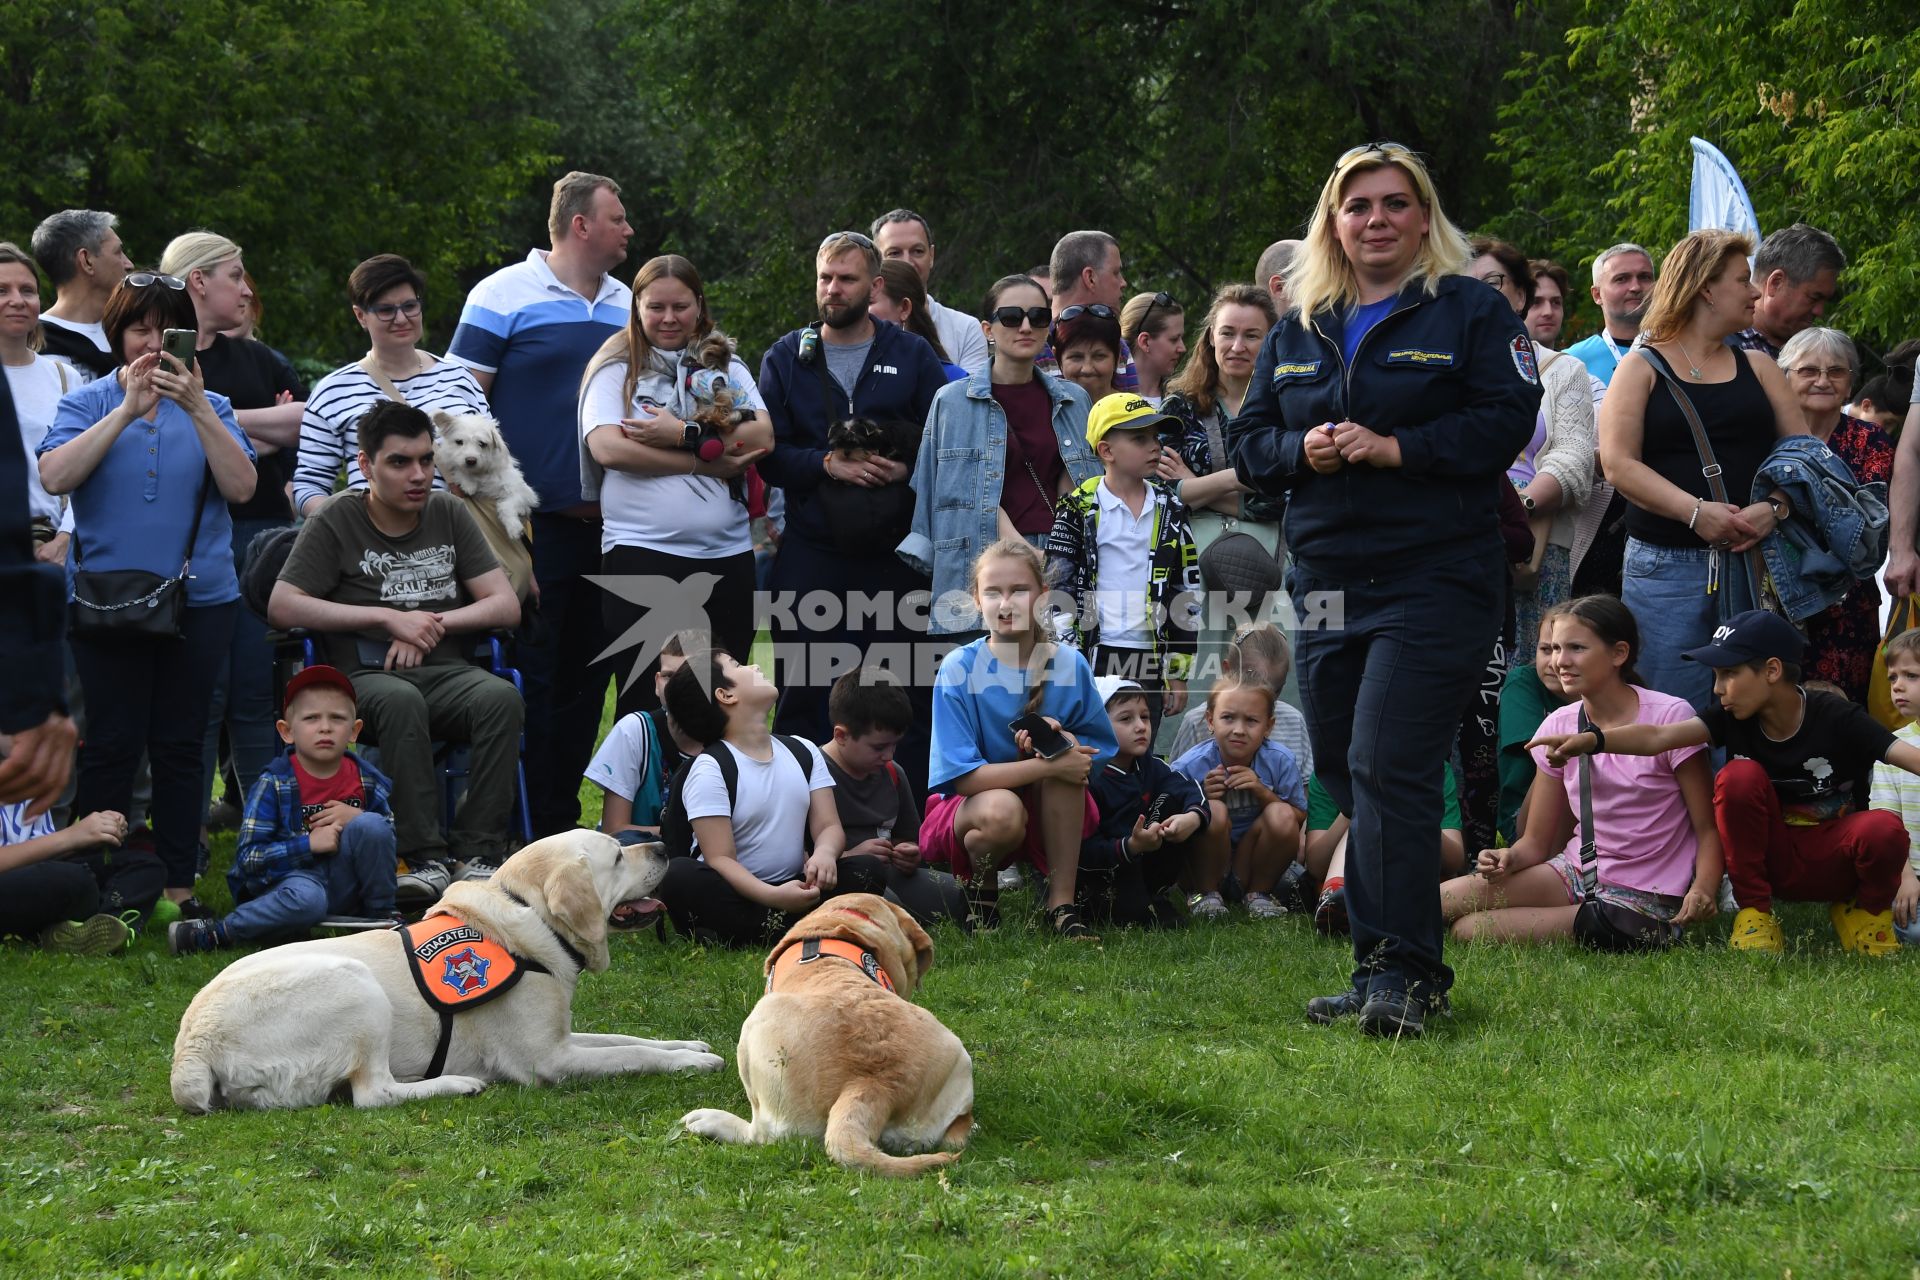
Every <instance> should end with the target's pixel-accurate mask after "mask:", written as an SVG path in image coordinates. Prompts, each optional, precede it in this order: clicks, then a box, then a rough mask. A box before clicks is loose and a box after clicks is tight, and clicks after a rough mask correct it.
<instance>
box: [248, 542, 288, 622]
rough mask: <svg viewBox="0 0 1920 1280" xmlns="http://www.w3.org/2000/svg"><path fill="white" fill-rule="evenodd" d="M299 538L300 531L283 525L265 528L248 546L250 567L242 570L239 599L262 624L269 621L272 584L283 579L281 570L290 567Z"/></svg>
mask: <svg viewBox="0 0 1920 1280" xmlns="http://www.w3.org/2000/svg"><path fill="white" fill-rule="evenodd" d="M299 536H300V530H299V529H297V528H295V527H294V526H293V525H284V526H282V527H280V528H277V529H262V530H261V531H260V532H259V533H256V534H254V535H253V541H252V542H249V543H248V544H247V550H246V558H247V567H246V568H244V569H242V570H241V571H240V598H241V599H242V600H244V601H245V602H246V605H247V608H248V609H249V610H251V611H252V613H253V616H254V617H256V618H258V619H260V621H262V622H265V621H266V620H267V601H268V600H270V599H272V598H273V584H274V583H276V582H278V581H279V580H280V571H281V570H282V569H284V568H286V567H287V556H288V555H290V554H291V553H292V551H293V540H294V539H295V538H297V537H299Z"/></svg>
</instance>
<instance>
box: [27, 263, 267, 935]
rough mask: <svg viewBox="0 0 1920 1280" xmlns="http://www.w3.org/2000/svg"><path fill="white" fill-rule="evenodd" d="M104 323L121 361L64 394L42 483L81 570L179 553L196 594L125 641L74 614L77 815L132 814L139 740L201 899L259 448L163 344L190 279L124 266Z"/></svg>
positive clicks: (187, 320) (179, 880)
mask: <svg viewBox="0 0 1920 1280" xmlns="http://www.w3.org/2000/svg"><path fill="white" fill-rule="evenodd" d="M101 324H102V326H103V327H104V328H105V329H106V333H107V338H108V340H109V341H110V342H111V343H112V345H113V349H114V350H115V351H117V352H119V354H120V358H121V360H122V362H123V363H122V364H121V366H120V367H119V368H118V369H116V370H114V372H113V373H112V374H110V375H109V376H107V377H105V378H102V379H100V380H99V381H98V382H93V383H89V384H88V385H86V386H84V387H81V388H80V389H78V390H76V391H72V392H69V393H68V394H67V395H66V397H65V398H63V399H62V400H61V401H60V406H59V408H58V409H57V410H56V411H55V413H54V419H53V426H52V428H51V429H50V430H49V431H48V432H47V436H46V439H44V440H43V441H41V442H40V479H41V482H42V483H43V484H45V485H46V488H47V491H48V492H49V493H55V494H61V493H70V494H72V495H73V512H74V531H73V563H74V566H75V567H76V568H77V569H82V570H86V571H88V572H90V573H100V572H103V571H113V570H136V571H142V572H145V573H148V574H154V575H157V576H158V577H159V578H162V579H175V578H176V577H177V576H178V575H180V574H181V572H182V570H181V563H182V561H186V562H187V566H188V567H187V570H186V576H185V580H184V581H183V582H181V583H180V584H179V586H178V588H177V590H179V591H182V592H184V594H185V608H184V609H183V610H182V611H181V623H180V628H179V634H178V635H175V636H163V635H154V634H144V633H143V634H135V635H129V636H127V637H125V638H122V637H121V636H119V635H116V634H115V633H114V631H113V630H111V629H108V630H94V629H92V628H89V627H83V626H80V625H78V624H76V627H75V631H74V635H73V660H74V665H75V667H76V668H78V670H79V673H80V684H81V687H82V688H83V689H84V690H85V691H86V699H87V711H88V713H89V720H88V724H87V740H86V743H85V745H84V746H83V747H82V748H81V751H80V781H79V789H78V791H77V793H76V795H75V798H74V812H75V813H76V814H82V815H84V814H89V813H94V812H97V811H102V810H109V811H112V812H116V813H125V812H126V811H127V809H128V807H129V806H130V805H131V804H132V799H133V797H132V791H133V774H134V768H135V766H137V765H138V764H139V762H140V755H141V753H142V752H143V751H144V752H145V753H146V754H147V757H148V759H149V760H150V761H151V762H152V767H153V806H152V810H151V813H152V824H153V835H154V846H155V850H156V852H158V853H159V855H160V860H161V861H162V862H163V863H165V864H166V872H167V877H166V880H167V883H166V895H167V897H168V898H169V899H171V900H172V901H174V902H177V903H183V904H190V903H191V902H192V899H193V879H194V859H195V854H196V852H197V849H198V843H199V834H200V819H201V809H202V807H203V805H204V804H205V801H206V794H207V786H206V778H205V776H204V775H203V774H202V772H201V760H200V747H201V742H202V740H203V738H204V737H205V734H206V727H207V705H208V703H209V701H210V700H211V699H212V696H213V688H214V683H215V681H216V679H217V678H218V674H219V672H220V670H221V668H222V667H223V666H224V665H225V663H226V660H227V648H228V645H229V644H230V642H231V641H232V639H233V624H234V617H235V615H236V614H237V613H238V612H239V610H240V583H239V580H238V579H237V578H236V577H235V574H234V568H233V522H232V519H231V518H230V517H229V515H228V514H227V504H228V503H244V502H246V501H247V499H248V498H250V497H252V496H253V490H254V485H255V474H254V469H253V446H252V445H251V444H249V443H248V441H247V437H246V433H245V432H243V431H241V429H240V424H239V423H238V422H236V421H235V420H234V416H233V408H232V406H231V405H230V404H229V403H228V401H227V398H226V397H225V396H222V395H218V394H216V393H214V392H211V391H208V390H207V389H206V386H205V384H204V383H203V382H202V381H201V378H200V366H199V362H198V361H195V362H194V363H192V364H190V365H185V364H182V363H180V361H178V360H176V359H175V358H174V357H173V356H171V355H163V354H162V353H161V350H160V346H161V337H162V334H163V333H164V332H165V331H166V330H168V329H188V330H191V329H193V328H194V327H195V316H194V309H193V303H192V302H190V301H189V300H188V298H187V292H186V282H185V281H183V280H181V279H180V278H179V277H177V276H169V275H160V274H155V273H153V272H146V271H135V272H131V273H129V274H128V275H127V277H126V279H124V280H122V281H121V282H120V284H119V285H118V286H117V287H116V288H115V289H114V291H113V294H112V296H111V297H109V298H108V299H107V309H106V314H105V315H104V316H102V317H101ZM102 603H105V602H104V601H103V602H102ZM183 910H189V911H190V910H191V908H190V907H183ZM202 914H204V913H202Z"/></svg>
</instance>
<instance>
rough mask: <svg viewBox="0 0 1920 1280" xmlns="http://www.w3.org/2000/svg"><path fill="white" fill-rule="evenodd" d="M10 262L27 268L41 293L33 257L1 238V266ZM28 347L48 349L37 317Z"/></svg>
mask: <svg viewBox="0 0 1920 1280" xmlns="http://www.w3.org/2000/svg"><path fill="white" fill-rule="evenodd" d="M10 262H13V263H18V264H19V265H20V266H23V267H25V268H26V269H27V274H28V275H30V276H32V277H33V291H34V294H35V296H36V297H37V296H38V295H39V293H40V273H39V272H38V271H36V270H34V267H33V259H32V258H30V257H28V256H27V254H26V252H25V250H23V249H21V248H20V246H19V245H17V244H14V243H13V242H12V241H11V240H0V266H5V265H6V264H7V263H10ZM27 349H28V350H29V351H45V350H46V349H47V331H46V327H45V326H44V325H42V324H41V323H40V321H39V320H37V319H36V320H35V321H34V322H33V332H32V334H30V335H29V336H28V338H27ZM62 385H65V384H62Z"/></svg>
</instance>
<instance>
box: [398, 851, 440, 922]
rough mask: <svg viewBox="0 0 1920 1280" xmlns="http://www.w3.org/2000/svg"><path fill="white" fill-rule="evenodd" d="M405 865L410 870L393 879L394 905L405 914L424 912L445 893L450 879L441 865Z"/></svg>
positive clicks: (424, 863) (433, 863)
mask: <svg viewBox="0 0 1920 1280" xmlns="http://www.w3.org/2000/svg"><path fill="white" fill-rule="evenodd" d="M407 865H408V866H409V867H411V868H412V870H410V871H408V872H407V873H406V874H405V875H401V876H396V877H395V878H394V882H393V902H394V905H395V906H396V907H398V908H399V909H400V910H402V911H405V912H414V911H425V910H426V909H427V908H428V907H430V906H432V905H433V904H434V903H436V902H438V901H440V895H441V894H443V893H445V892H446V891H447V885H448V884H450V883H451V882H452V877H451V876H449V875H448V874H447V868H446V867H445V865H444V864H442V863H438V862H418V863H408V864H407Z"/></svg>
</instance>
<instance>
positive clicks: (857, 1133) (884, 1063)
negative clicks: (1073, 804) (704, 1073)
mask: <svg viewBox="0 0 1920 1280" xmlns="http://www.w3.org/2000/svg"><path fill="white" fill-rule="evenodd" d="M932 964H933V940H932V939H931V938H929V937H927V934H926V931H925V930H924V929H922V928H921V927H920V926H919V925H918V924H916V923H914V919H913V917H912V916H910V915H908V914H907V913H906V912H905V911H903V910H901V909H900V908H899V907H897V906H895V905H894V904H893V903H891V902H888V901H887V900H886V899H885V898H880V897H876V896H874V895H873V894H870V893H850V894H846V895H845V896H843V897H838V898H834V899H832V900H831V901H829V902H827V903H826V904H824V905H823V906H821V907H820V908H819V909H818V910H817V911H814V912H813V913H811V914H810V915H808V916H807V917H806V918H805V919H803V920H801V921H800V923H798V924H796V925H794V926H793V928H792V929H789V930H788V931H787V936H786V937H784V938H782V939H781V940H780V943H779V945H778V946H776V947H774V949H773V951H772V953H771V954H770V955H768V957H767V963H766V973H767V990H766V994H765V995H763V996H761V997H760V1002H759V1003H758V1004H756V1005H755V1006H754V1007H753V1012H752V1013H750V1014H748V1015H747V1020H746V1022H745V1023H744V1024H743V1025H742V1026H741V1028H740V1055H739V1056H740V1082H741V1083H742V1084H743V1085H745V1086H746V1089H747V1103H748V1105H749V1106H751V1107H752V1108H753V1120H752V1121H751V1122H748V1121H746V1120H742V1119H741V1118H740V1117H739V1116H736V1115H733V1114H731V1113H729V1112H726V1111H718V1110H714V1109H711V1108H703V1109H701V1110H699V1111H690V1112H688V1113H687V1114H686V1115H685V1116H682V1117H681V1119H680V1123H681V1125H683V1126H684V1127H685V1128H686V1129H688V1130H689V1131H691V1132H693V1133H698V1134H702V1135H704V1136H705V1137H709V1138H714V1139H716V1140H718V1141H720V1142H773V1141H776V1140H778V1139H780V1138H785V1137H790V1136H792V1135H795V1134H805V1135H809V1136H812V1137H817V1138H818V1137H824V1138H825V1139H826V1144H827V1153H828V1154H829V1155H831V1156H832V1157H833V1158H834V1159H835V1160H838V1161H839V1162H840V1163H841V1164H845V1165H854V1166H857V1167H860V1168H864V1169H871V1170H872V1171H874V1172H875V1173H883V1174H887V1175H888V1176H891V1177H906V1176H908V1175H910V1174H916V1173H923V1172H925V1171H926V1170H928V1169H931V1168H933V1167H935V1166H936V1165H943V1164H950V1163H951V1162H953V1161H955V1160H958V1159H959V1158H960V1153H959V1148H961V1147H963V1146H965V1145H966V1141H967V1135H968V1134H969V1133H970V1132H972V1130H973V1059H971V1058H969V1057H968V1056H967V1050H966V1046H964V1045H962V1044H961V1043H960V1037H958V1036H956V1035H954V1034H953V1032H951V1031H949V1030H947V1029H946V1028H945V1027H944V1026H942V1025H941V1024H940V1020H939V1019H938V1018H936V1017H934V1016H933V1015H932V1014H931V1013H928V1012H927V1011H926V1010H925V1009H922V1008H921V1007H920V1006H919V1005H916V1004H912V1003H909V1001H908V999H907V998H908V997H909V996H911V995H912V994H913V991H914V988H915V987H916V986H918V985H919V982H920V979H921V978H922V977H923V976H925V974H926V972H927V969H928V968H929V967H930V966H931V965H932ZM882 1145H885V1146H889V1147H893V1148H895V1149H896V1150H899V1149H915V1150H922V1151H924V1150H926V1149H927V1148H929V1147H946V1148H948V1150H945V1151H940V1152H932V1153H929V1154H925V1155H915V1156H906V1157H901V1156H895V1155H889V1154H887V1153H886V1152H885V1151H882V1150H881V1149H880V1148H881V1146H882Z"/></svg>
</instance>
